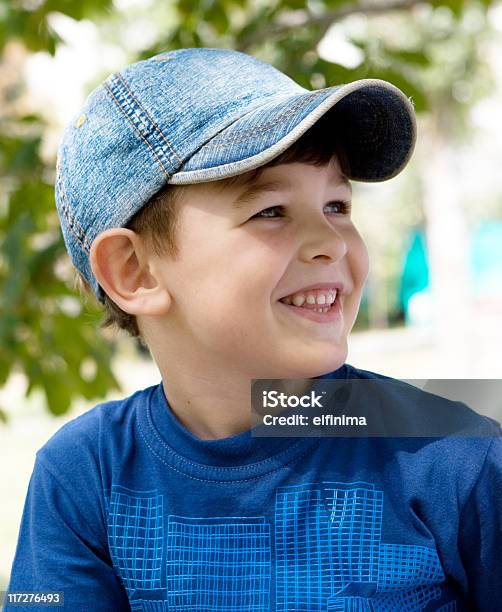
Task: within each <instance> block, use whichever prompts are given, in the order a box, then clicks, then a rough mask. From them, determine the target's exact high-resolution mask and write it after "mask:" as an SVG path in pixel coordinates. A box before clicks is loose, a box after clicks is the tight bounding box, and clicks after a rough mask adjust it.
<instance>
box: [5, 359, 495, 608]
mask: <svg viewBox="0 0 502 612" xmlns="http://www.w3.org/2000/svg"><path fill="white" fill-rule="evenodd" d="M318 378H319V379H324V378H327V379H330V378H336V379H348V378H350V379H379V378H381V379H388V380H391V379H389V378H388V377H384V376H382V375H380V374H375V373H373V372H369V371H365V370H360V369H357V368H354V367H353V366H350V365H349V364H344V365H343V366H342V367H340V368H339V369H337V370H336V371H334V372H331V373H329V374H326V375H324V376H321V377H318ZM392 380H394V379H392ZM402 388H403V389H404V391H403V392H402V393H401V394H400V398H401V399H400V400H399V401H400V402H401V405H402V407H403V409H409V406H410V405H412V404H413V396H414V395H415V396H416V394H424V393H425V391H421V390H419V389H417V388H416V387H414V386H411V385H406V384H405V383H403V387H402ZM445 401H450V400H445ZM454 403H456V402H454ZM476 418H477V419H479V422H480V424H481V428H485V427H486V428H488V429H489V428H491V429H492V430H493V432H494V433H493V435H491V436H480V437H476V438H474V437H453V438H435V439H430V438H411V437H408V438H382V437H379V438H375V437H373V438H371V437H366V438H362V437H358V438H348V437H345V438H340V437H336V438H330V437H301V438H298V437H289V438H284V437H256V436H253V435H251V430H248V431H246V432H243V433H240V434H237V435H234V436H230V437H228V438H223V439H219V440H201V439H199V438H197V437H196V436H194V435H193V434H191V433H190V432H189V431H188V430H187V429H186V428H185V427H184V426H183V425H182V424H181V423H180V422H179V421H178V419H177V418H176V417H175V416H174V414H173V412H172V410H171V408H170V406H169V404H168V402H167V400H166V397H165V394H164V391H163V386H162V383H159V384H157V385H154V386H151V387H148V388H146V389H143V390H140V391H137V392H136V393H134V394H133V395H131V396H130V397H127V398H125V399H123V400H114V401H108V402H105V403H102V404H99V405H97V406H96V407H94V408H93V409H91V410H89V411H88V412H86V413H85V414H83V415H81V416H79V417H78V418H76V419H74V420H72V421H71V422H69V423H67V424H66V425H64V426H63V427H62V428H61V429H60V430H59V431H58V432H57V433H56V434H55V435H54V436H53V437H52V438H51V439H50V440H49V441H48V442H47V443H46V444H45V445H44V446H43V447H42V448H41V449H40V450H39V451H38V452H37V454H36V461H35V466H34V470H33V474H32V476H31V480H30V484H29V488H28V493H27V498H26V503H25V508H24V512H23V516H22V521H21V528H20V534H19V541H18V545H17V550H16V555H15V560H14V564H13V568H12V575H11V579H10V580H11V581H10V584H9V591H13V592H25V591H63V592H64V602H65V608H66V609H69V610H72V611H80V610H85V611H88V610H100V611H107V610H130V609H132V610H135V611H140V610H141V611H149V612H160V611H166V612H167V611H169V612H173V611H176V612H264V611H274V612H286V611H294V612H299V611H305V612H316V611H318V610H319V611H320V610H322V611H324V612H326V611H332V612H334V611H335V610H336V611H341V610H351V611H382V612H383V611H395V612H398V611H399V612H401V611H403V610H404V611H419V610H424V611H427V610H440V611H442V612H453V611H460V610H482V611H483V612H489V611H500V610H501V609H502V603H501V602H502V554H501V551H502V438H501V437H500V435H501V433H502V432H501V430H500V427H499V426H498V424H496V425H495V423H496V422H495V421H492V420H491V419H488V418H486V417H482V416H476ZM15 609H16V610H17V609H19V608H18V607H16V608H14V607H13V606H9V605H7V607H6V610H15ZM21 609H24V608H21ZM26 609H28V608H26ZM29 609H30V610H34V609H42V608H41V607H36V606H35V607H34V606H32V607H30V608H29ZM44 609H45V608H44Z"/></svg>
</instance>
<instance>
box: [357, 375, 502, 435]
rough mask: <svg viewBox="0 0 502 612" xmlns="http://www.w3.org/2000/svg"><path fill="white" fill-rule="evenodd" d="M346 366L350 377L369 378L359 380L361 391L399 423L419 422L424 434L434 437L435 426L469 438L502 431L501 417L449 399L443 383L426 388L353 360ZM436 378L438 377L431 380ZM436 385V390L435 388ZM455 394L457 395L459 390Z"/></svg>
mask: <svg viewBox="0 0 502 612" xmlns="http://www.w3.org/2000/svg"><path fill="white" fill-rule="evenodd" d="M346 366H347V379H348V380H358V381H369V382H368V383H366V382H362V383H359V385H360V386H359V389H360V393H361V395H367V396H370V397H371V399H372V400H373V401H374V402H377V401H378V402H379V403H380V406H381V409H382V410H385V411H386V413H387V414H389V415H392V416H393V418H395V420H396V423H397V422H398V421H399V422H400V423H401V424H402V425H403V427H405V426H407V425H408V424H409V423H411V422H412V421H413V422H418V423H419V426H420V428H421V429H420V431H422V432H424V434H425V432H429V434H430V436H431V437H435V436H434V433H435V431H434V430H435V429H437V432H438V437H439V436H440V435H441V436H442V435H447V433H448V432H450V433H451V435H455V434H459V435H461V437H466V438H473V437H481V438H483V437H486V438H493V437H499V436H501V435H502V428H501V426H500V423H499V422H498V421H496V420H495V419H493V418H491V417H489V416H485V415H483V414H480V413H478V412H476V408H477V406H471V405H468V404H466V403H465V402H463V401H461V400H458V399H449V398H448V397H446V396H445V395H446V394H445V395H443V393H444V391H443V390H442V389H443V388H442V385H441V384H439V385H437V384H431V385H430V389H424V388H420V387H419V386H416V385H415V384H411V383H409V382H406V381H404V380H400V379H398V378H393V377H391V376H386V375H384V374H380V373H378V372H373V371H371V370H364V369H361V368H357V367H354V366H352V365H350V364H346ZM434 382H435V380H432V381H431V383H434ZM433 388H435V389H436V390H437V392H433V391H432V389H433ZM446 388H447V389H448V394H450V392H451V391H452V388H451V387H448V385H446ZM440 391H441V393H440ZM456 395H457V396H458V393H457V394H456ZM417 427H418V425H417ZM396 428H397V425H396ZM417 431H418V430H417Z"/></svg>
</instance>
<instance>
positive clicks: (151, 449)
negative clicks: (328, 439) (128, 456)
mask: <svg viewBox="0 0 502 612" xmlns="http://www.w3.org/2000/svg"><path fill="white" fill-rule="evenodd" d="M138 429H139V433H140V436H141V437H142V438H143V442H144V443H145V444H146V446H147V447H148V449H149V450H150V451H151V452H152V454H153V455H154V456H155V457H157V459H158V460H159V461H161V462H162V463H163V464H164V465H166V466H167V467H168V468H169V469H171V470H173V471H174V472H177V473H178V474H181V475H182V476H184V477H186V478H191V479H192V480H199V481H201V482H213V483H216V484H231V483H235V482H249V481H251V480H257V479H258V478H263V477H264V476H269V475H270V474H273V473H274V472H278V471H279V470H282V469H283V468H284V467H286V466H287V465H288V464H290V463H292V462H293V461H295V460H296V459H301V457H303V456H304V455H306V454H307V453H308V452H310V451H311V450H312V447H313V446H314V445H318V444H319V443H320V442H321V439H322V438H319V439H318V440H316V442H315V444H313V445H312V446H309V447H308V448H307V449H306V450H305V452H303V453H301V454H299V455H296V456H294V457H292V458H291V459H290V460H289V461H286V462H285V463H283V464H282V465H280V466H279V467H277V468H275V469H273V470H270V471H269V472H265V473H264V474H258V475H257V476H252V477H250V478H238V479H235V480H213V479H212V478H197V476H192V475H191V474H187V473H186V472H182V471H181V470H178V469H176V468H175V467H174V466H172V465H171V464H169V463H168V462H167V461H166V460H165V459H164V458H163V457H161V456H160V455H159V453H157V452H156V451H155V450H154V449H153V448H152V447H151V446H150V444H148V440H147V439H146V436H145V434H144V432H143V429H142V428H141V424H140V423H139V421H138Z"/></svg>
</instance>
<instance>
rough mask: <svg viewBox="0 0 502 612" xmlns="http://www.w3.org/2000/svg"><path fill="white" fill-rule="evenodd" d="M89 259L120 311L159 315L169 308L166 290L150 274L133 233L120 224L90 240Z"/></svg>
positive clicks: (142, 248) (93, 269) (140, 245)
mask: <svg viewBox="0 0 502 612" xmlns="http://www.w3.org/2000/svg"><path fill="white" fill-rule="evenodd" d="M89 261H90V264H91V268H92V272H93V274H94V276H95V277H96V279H97V280H98V283H99V284H100V285H101V287H102V288H103V290H104V291H105V292H106V293H107V295H108V296H109V297H110V298H111V299H112V300H113V301H114V302H115V303H116V304H117V306H119V307H120V308H121V309H122V310H123V311H125V312H127V313H129V314H132V315H138V314H145V315H159V314H164V313H165V312H167V310H168V309H169V304H170V296H169V292H168V291H167V288H166V287H164V286H163V285H162V283H161V282H159V280H158V279H157V278H156V277H155V276H154V275H153V274H152V273H151V271H150V266H149V262H148V257H147V253H146V250H145V247H144V244H143V241H142V239H141V237H140V236H139V235H138V234H137V233H136V232H133V231H132V230H130V229H127V228H123V227H117V228H112V229H108V230H106V231H104V232H101V233H100V234H98V236H96V238H95V239H94V241H93V243H92V246H91V251H90V254H89Z"/></svg>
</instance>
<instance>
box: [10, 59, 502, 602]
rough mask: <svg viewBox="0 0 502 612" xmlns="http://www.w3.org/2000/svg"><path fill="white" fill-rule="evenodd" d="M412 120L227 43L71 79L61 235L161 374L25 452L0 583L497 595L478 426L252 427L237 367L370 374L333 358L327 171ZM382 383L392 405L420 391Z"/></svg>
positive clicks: (345, 168)
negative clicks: (258, 431)
mask: <svg viewBox="0 0 502 612" xmlns="http://www.w3.org/2000/svg"><path fill="white" fill-rule="evenodd" d="M415 138H416V123H415V117H414V112H413V108H412V106H411V104H410V102H409V101H408V99H407V98H406V97H405V96H404V95H403V94H402V92H400V91H399V90H398V89H397V88H395V87H394V86H392V85H391V84H389V83H386V82H384V81H380V80H375V79H368V80H362V81H357V82H355V83H351V84H347V85H343V86H340V87H330V88H326V89H323V90H318V91H313V92H309V91H307V90H305V89H303V88H301V87H299V86H298V85H297V84H296V83H294V82H293V81H292V80H291V79H289V78H288V77H286V76H285V75H283V74H282V73H280V72H279V71H277V70H275V69H274V68H272V67H271V66H269V65H268V64H265V63H263V62H260V61H258V60H257V59H255V58H253V57H251V56H248V55H245V54H242V53H238V52H235V51H231V50H228V49H202V48H199V49H180V50H177V51H173V52H169V53H167V54H161V55H159V56H156V57H153V58H151V59H149V60H146V61H143V62H138V63H136V64H133V65H131V66H128V67H127V68H126V69H125V70H124V71H122V72H121V73H118V74H115V75H112V76H111V77H109V78H108V79H107V80H106V81H105V82H104V83H103V84H102V85H101V86H100V87H99V88H97V89H96V90H95V91H94V92H93V93H92V94H91V95H90V96H89V98H88V99H87V101H86V106H85V108H84V109H83V112H82V113H81V114H80V115H79V116H78V117H76V118H75V121H74V122H73V123H72V125H70V126H68V128H67V130H66V131H65V134H64V136H63V140H62V143H61V146H60V150H59V154H58V173H57V174H58V176H57V184H56V202H57V206H58V211H59V214H60V219H61V225H62V230H63V234H64V237H65V242H66V246H67V248H68V251H69V253H70V256H71V257H72V260H73V262H74V264H75V266H76V267H77V269H78V271H79V273H80V274H81V276H82V279H83V281H84V282H85V283H87V284H88V286H89V287H90V289H92V291H93V292H94V293H95V295H96V296H97V298H98V299H99V300H100V301H101V302H103V303H104V304H105V305H107V308H108V316H109V319H108V322H110V321H113V320H115V321H116V322H117V323H118V324H119V326H121V327H123V328H124V329H128V330H129V331H130V332H131V333H132V334H133V335H140V336H141V338H142V340H143V341H144V342H145V344H146V345H147V346H148V348H149V350H150V351H151V353H152V356H153V358H154V359H155V362H156V363H157V365H158V367H159V370H160V373H161V376H162V381H161V383H159V384H158V385H155V386H153V387H149V388H146V389H143V390H139V391H137V392H136V393H134V394H133V395H132V396H130V397H128V398H125V399H124V400H119V401H111V402H106V403H103V404H101V405H98V406H96V407H95V408H93V409H92V410H90V411H88V412H87V413H86V414H84V415H82V416H80V417H78V418H76V419H74V420H73V421H72V422H70V423H68V424H67V425H65V426H64V427H63V428H61V429H60V430H59V431H58V432H57V433H56V434H55V435H54V436H53V437H52V438H51V440H49V441H48V442H47V443H46V444H45V445H44V446H43V447H42V448H41V449H40V450H39V451H38V452H37V458H36V462H35V467H34V471H33V475H32V478H31V481H30V485H29V490H28V495H27V500H26V506H25V510H24V513H23V517H22V522H21V530H20V536H19V543H18V547H17V551H16V557H15V560H14V564H13V571H12V577H11V583H10V585H9V590H10V591H13V592H21V591H61V592H63V593H64V604H65V606H66V607H67V608H68V609H70V610H128V609H132V610H145V611H146V610H148V611H153V610H155V611H160V610H165V611H167V610H169V611H171V610H176V611H180V612H181V611H183V612H185V611H193V612H206V611H218V612H219V611H228V612H230V611H232V612H233V611H236V612H248V611H262V610H263V611H264V610H276V611H286V610H287V611H295V612H297V611H299V610H305V611H309V612H311V611H317V610H325V611H326V610H361V611H362V610H382V611H383V610H395V611H398V610H399V611H400V610H442V611H443V612H445V611H453V610H471V609H476V610H484V611H485V610H499V609H500V601H501V600H502V572H501V565H500V561H497V560H496V559H497V558H496V554H497V553H498V552H499V551H500V549H501V547H502V535H501V522H502V519H501V509H502V502H501V487H502V476H501V475H502V449H501V441H500V438H499V437H498V435H499V430H498V429H497V427H495V425H494V422H492V421H489V420H488V419H484V418H483V417H480V416H479V417H477V419H478V421H477V422H478V425H479V429H480V432H481V434H480V436H479V437H478V438H460V439H453V438H450V439H447V438H443V439H441V438H439V439H424V438H371V437H365V438H361V437H359V438H348V437H344V438H329V437H328V438H319V437H317V438H316V437H313V438H312V437H300V438H295V437H289V438H288V437H286V438H285V437H258V436H253V435H251V430H250V426H251V418H250V417H251V415H250V388H251V384H250V383H251V379H298V380H296V382H298V383H299V384H298V385H297V386H296V387H294V388H295V390H296V392H298V393H301V392H302V390H303V389H304V388H305V387H304V386H302V381H301V379H304V380H305V379H338V380H349V379H354V380H357V379H360V380H363V379H366V380H372V379H373V380H377V379H378V380H383V379H387V380H390V379H388V378H387V377H385V376H383V375H379V374H375V373H371V372H367V371H363V370H359V369H357V368H355V367H353V366H350V365H349V364H347V363H345V358H346V356H347V337H348V334H349V332H350V330H351V328H352V326H353V324H354V321H355V319H356V316H357V311H358V308H359V303H360V299H361V294H362V290H363V286H364V282H365V279H366V277H367V273H368V265H369V262H368V254H367V250H366V247H365V245H364V242H363V241H362V238H361V236H360V235H359V234H358V232H357V230H356V228H355V227H354V225H353V223H352V220H351V216H350V201H351V187H350V182H349V179H352V180H361V181H382V180H386V179H388V178H390V177H392V176H395V175H396V174H397V173H398V172H400V171H401V170H402V169H403V168H404V166H405V165H406V163H407V162H408V160H409V158H410V156H411V153H412V150H413V147H414V144H415ZM400 388H401V392H400V394H399V397H398V399H397V400H394V399H392V401H393V402H395V401H397V405H398V406H400V408H401V409H402V410H407V409H408V407H409V406H411V405H412V403H413V402H415V401H416V400H417V398H423V397H425V396H426V394H425V393H424V392H421V391H419V390H418V389H416V388H415V387H411V386H409V385H404V384H403V385H401V387H400ZM337 401H338V400H337ZM340 401H342V400H340ZM388 401H389V406H390V402H391V397H390V394H389V398H388ZM334 408H335V407H333V409H334ZM487 431H489V432H493V434H492V435H486V432H487ZM7 609H10V606H7Z"/></svg>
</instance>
